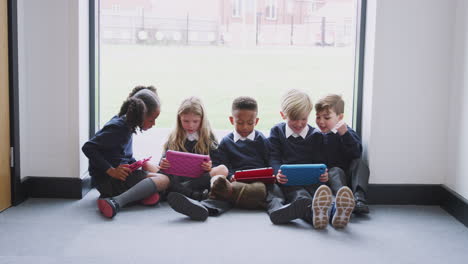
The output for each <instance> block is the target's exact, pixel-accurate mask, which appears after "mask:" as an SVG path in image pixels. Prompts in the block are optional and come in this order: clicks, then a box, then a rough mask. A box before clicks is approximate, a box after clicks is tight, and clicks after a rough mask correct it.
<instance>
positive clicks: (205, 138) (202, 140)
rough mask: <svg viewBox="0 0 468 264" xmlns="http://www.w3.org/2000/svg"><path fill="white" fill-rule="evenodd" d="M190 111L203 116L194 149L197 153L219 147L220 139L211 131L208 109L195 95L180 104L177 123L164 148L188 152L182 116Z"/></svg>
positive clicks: (208, 151) (207, 151) (205, 153)
mask: <svg viewBox="0 0 468 264" xmlns="http://www.w3.org/2000/svg"><path fill="white" fill-rule="evenodd" d="M190 113H191V114H194V115H197V116H200V117H201V122H200V128H199V129H198V142H197V144H195V147H194V151H195V153H197V154H204V155H208V154H210V150H211V149H216V148H217V147H218V141H217V140H216V137H215V136H214V134H213V132H212V131H211V126H210V122H208V118H207V117H206V111H205V107H204V106H203V103H202V101H201V100H200V99H199V98H198V97H193V96H192V97H189V98H187V99H185V100H183V101H182V103H181V104H180V106H179V109H178V110H177V125H176V127H175V129H174V130H173V131H172V132H171V134H170V135H169V139H168V140H167V142H166V144H164V148H165V149H166V150H167V149H170V150H175V151H184V152H187V149H186V148H185V146H184V142H185V140H186V133H185V130H184V128H183V127H182V122H181V121H180V116H181V115H185V114H190Z"/></svg>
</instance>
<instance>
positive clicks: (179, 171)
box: [164, 150, 210, 178]
mask: <svg viewBox="0 0 468 264" xmlns="http://www.w3.org/2000/svg"><path fill="white" fill-rule="evenodd" d="M166 159H167V160H168V161H169V162H170V163H171V167H170V168H169V169H167V170H164V173H167V174H172V175H177V176H185V177H191V178H198V177H200V176H201V175H202V174H203V173H204V172H205V171H204V170H203V169H202V168H201V164H202V163H203V162H207V161H210V156H208V155H200V154H193V153H188V152H180V151H173V150H168V151H167V152H166Z"/></svg>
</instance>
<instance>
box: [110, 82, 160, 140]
mask: <svg viewBox="0 0 468 264" xmlns="http://www.w3.org/2000/svg"><path fill="white" fill-rule="evenodd" d="M160 107H161V103H160V101H159V97H158V94H157V92H156V88H154V87H153V86H137V87H135V88H133V90H132V92H131V93H130V94H129V95H128V98H127V99H126V100H125V101H124V102H123V104H122V106H121V107H120V112H119V117H120V116H123V115H126V120H127V124H128V126H129V127H130V129H131V130H132V132H133V133H135V132H136V128H137V127H139V126H141V125H142V124H143V120H144V118H145V117H146V115H148V114H151V113H153V112H154V111H159V109H160Z"/></svg>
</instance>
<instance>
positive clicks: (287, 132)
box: [285, 124, 309, 139]
mask: <svg viewBox="0 0 468 264" xmlns="http://www.w3.org/2000/svg"><path fill="white" fill-rule="evenodd" d="M307 132H309V126H308V125H307V126H306V127H305V128H304V129H302V131H301V133H299V134H296V133H294V132H293V131H292V129H291V128H290V127H289V126H288V124H286V131H285V133H286V138H289V137H290V136H293V137H295V138H297V137H302V138H304V139H305V138H306V136H307Z"/></svg>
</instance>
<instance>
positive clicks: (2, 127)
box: [0, 0, 11, 211]
mask: <svg viewBox="0 0 468 264" xmlns="http://www.w3.org/2000/svg"><path fill="white" fill-rule="evenodd" d="M8 87H9V85H8V20H7V0H0V211H2V210H4V209H6V208H8V207H10V206H11V183H10V180H11V178H10V114H9V96H8V90H9V89H8Z"/></svg>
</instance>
